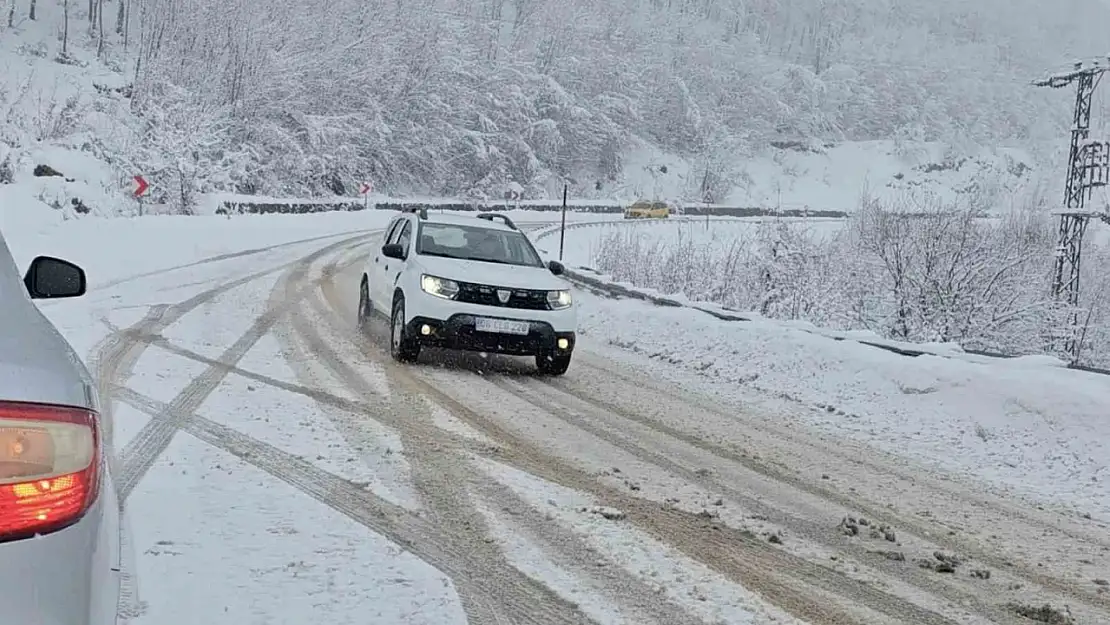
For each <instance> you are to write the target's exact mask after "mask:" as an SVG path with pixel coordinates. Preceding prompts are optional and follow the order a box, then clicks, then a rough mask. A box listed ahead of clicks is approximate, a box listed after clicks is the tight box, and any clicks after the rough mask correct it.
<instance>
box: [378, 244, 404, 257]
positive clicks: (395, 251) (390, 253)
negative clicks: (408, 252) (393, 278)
mask: <svg viewBox="0 0 1110 625" xmlns="http://www.w3.org/2000/svg"><path fill="white" fill-rule="evenodd" d="M382 256H385V257H386V258H396V259H397V260H405V248H404V247H402V246H400V245H399V244H397V243H390V244H389V245H383V246H382Z"/></svg>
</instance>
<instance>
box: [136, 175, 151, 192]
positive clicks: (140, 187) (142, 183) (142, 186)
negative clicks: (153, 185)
mask: <svg viewBox="0 0 1110 625" xmlns="http://www.w3.org/2000/svg"><path fill="white" fill-rule="evenodd" d="M134 180H135V191H134V193H135V197H143V195H145V194H146V190H147V189H149V188H150V184H149V183H148V182H147V181H146V178H143V177H142V176H135V178H134Z"/></svg>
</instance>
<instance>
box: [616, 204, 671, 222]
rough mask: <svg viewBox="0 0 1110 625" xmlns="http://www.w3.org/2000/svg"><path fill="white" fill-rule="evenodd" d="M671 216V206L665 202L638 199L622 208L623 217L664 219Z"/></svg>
mask: <svg viewBox="0 0 1110 625" xmlns="http://www.w3.org/2000/svg"><path fill="white" fill-rule="evenodd" d="M670 216H671V207H670V206H668V205H667V203H666V202H659V201H656V202H649V201H647V200H640V201H638V202H634V203H633V204H632V206H629V207H628V208H626V209H624V218H625V219H666V218H667V217H670Z"/></svg>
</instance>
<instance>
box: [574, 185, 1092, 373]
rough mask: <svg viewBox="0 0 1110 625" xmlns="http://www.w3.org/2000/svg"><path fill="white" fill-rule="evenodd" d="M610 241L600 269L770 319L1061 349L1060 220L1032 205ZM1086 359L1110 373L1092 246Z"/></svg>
mask: <svg viewBox="0 0 1110 625" xmlns="http://www.w3.org/2000/svg"><path fill="white" fill-rule="evenodd" d="M678 232H679V234H678V235H677V236H676V237H675V238H674V239H671V240H665V239H660V238H657V237H656V238H653V237H651V236H649V234H648V233H647V232H645V231H643V230H641V229H638V228H628V229H623V230H622V229H618V230H616V231H614V232H611V233H609V234H607V235H605V236H603V238H602V240H601V241H599V243H598V244H597V246H596V249H595V251H594V253H593V259H594V263H595V265H596V266H597V268H598V269H599V270H601V271H603V272H605V273H607V274H610V275H612V276H613V277H614V278H616V279H618V280H621V281H628V282H631V283H633V284H637V285H639V286H644V287H649V288H653V289H657V290H659V291H662V292H664V293H682V294H684V295H686V296H687V297H690V298H692V299H694V300H701V301H711V302H715V303H719V304H722V305H725V306H728V307H731V308H736V309H740V310H749V311H754V312H759V313H761V314H763V315H765V316H768V317H773V318H779V319H791V320H805V321H809V322H812V323H814V324H817V325H819V326H822V327H826V328H830V329H839V330H860V329H863V330H872V331H874V332H876V333H878V334H880V335H882V336H886V337H889V338H894V339H900V340H905V341H912V342H932V341H938V342H957V343H960V344H961V345H963V346H964V347H966V348H969V349H976V350H985V351H990V352H998V353H1006V354H1015V355H1016V354H1034V353H1054V354H1058V355H1061V356H1065V357H1069V356H1068V355H1067V354H1063V353H1061V351H1060V350H1061V348H1062V345H1061V342H1060V339H1061V337H1064V336H1067V333H1069V332H1071V331H1072V330H1071V328H1070V326H1069V325H1068V317H1069V312H1070V311H1069V310H1067V309H1065V308H1063V307H1062V306H1060V305H1059V304H1058V303H1057V302H1056V301H1055V300H1054V298H1052V297H1051V278H1052V270H1053V264H1054V249H1055V242H1056V239H1055V237H1056V224H1055V221H1054V220H1053V219H1052V217H1051V216H1050V215H1048V214H1046V213H1045V212H1044V211H1038V210H1036V209H1035V208H1034V207H1032V206H1030V207H1019V208H1016V209H1015V210H1014V211H1012V212H1010V213H1008V214H1007V215H1006V216H1004V217H1002V218H997V219H995V218H992V219H984V218H982V217H980V216H979V212H978V211H977V210H975V209H973V208H970V207H968V206H956V205H947V204H943V203H939V202H925V203H919V202H908V201H907V202H906V203H903V204H901V205H897V206H890V205H886V206H884V205H881V204H879V203H878V202H875V201H870V200H869V201H866V202H864V204H863V206H862V207H861V210H860V211H859V212H858V213H856V214H855V215H853V216H852V217H851V218H850V219H849V220H848V223H847V224H846V225H845V227H844V228H842V229H840V230H838V231H837V233H836V234H835V235H832V236H829V235H827V234H823V235H819V234H817V233H815V232H814V231H813V230H812V229H811V228H810V226H808V225H807V224H806V223H804V222H798V221H787V220H781V221H780V220H768V221H765V222H763V223H760V224H753V227H752V228H751V229H750V230H748V231H747V234H741V235H739V236H736V235H735V233H734V231H731V230H730V231H726V233H724V234H721V235H716V234H713V233H711V234H709V235H707V236H706V237H699V238H694V237H689V236H685V235H683V234H682V232H683V231H682V230H681V229H680V230H679V231H678ZM1086 258H1087V261H1086V269H1085V272H1084V276H1083V281H1084V282H1083V284H1084V287H1083V299H1082V301H1081V302H1080V311H1079V313H1080V318H1081V321H1082V327H1081V328H1080V329H1079V332H1080V334H1081V336H1080V339H1081V345H1082V349H1081V351H1080V354H1079V359H1080V361H1082V362H1087V363H1098V364H1102V365H1110V330H1107V328H1110V278H1107V273H1106V271H1105V268H1106V267H1108V266H1110V249H1107V248H1106V247H1105V246H1100V245H1098V244H1097V243H1095V242H1089V243H1088V245H1087V250H1086Z"/></svg>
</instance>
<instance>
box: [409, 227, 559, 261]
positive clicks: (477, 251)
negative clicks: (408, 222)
mask: <svg viewBox="0 0 1110 625" xmlns="http://www.w3.org/2000/svg"><path fill="white" fill-rule="evenodd" d="M416 253H417V254H424V255H426V256H443V257H446V258H460V259H463V260H477V261H481V262H487V263H501V264H504V265H524V266H528V267H542V266H543V259H541V258H540V256H539V254H537V253H536V250H535V248H533V247H532V244H531V243H530V242H529V241H528V239H527V238H526V237H525V236H524V235H523V234H521V233H520V232H517V231H515V230H513V231H508V230H494V229H491V228H482V227H480V226H463V225H459V224H437V223H424V224H422V225H421V228H420V238H419V239H417V241H416Z"/></svg>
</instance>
